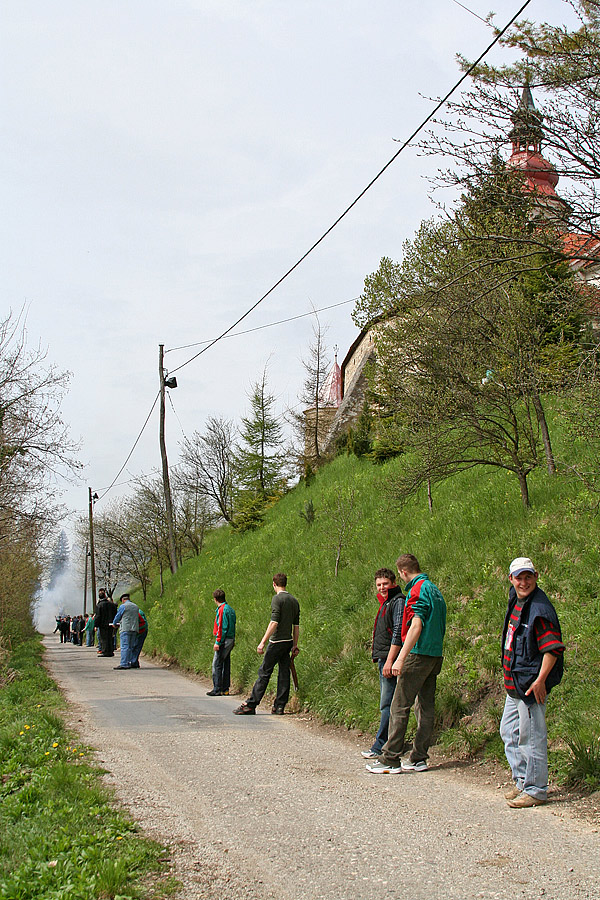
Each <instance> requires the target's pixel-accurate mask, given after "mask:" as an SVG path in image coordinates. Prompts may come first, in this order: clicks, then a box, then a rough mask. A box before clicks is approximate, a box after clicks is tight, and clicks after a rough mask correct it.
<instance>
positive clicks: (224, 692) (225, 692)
mask: <svg viewBox="0 0 600 900" xmlns="http://www.w3.org/2000/svg"><path fill="white" fill-rule="evenodd" d="M221 693H222V694H223V696H224V697H229V691H222V692H221Z"/></svg>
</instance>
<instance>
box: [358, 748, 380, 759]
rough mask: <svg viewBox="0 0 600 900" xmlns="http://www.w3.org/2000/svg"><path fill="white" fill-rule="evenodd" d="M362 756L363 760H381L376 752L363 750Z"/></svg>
mask: <svg viewBox="0 0 600 900" xmlns="http://www.w3.org/2000/svg"><path fill="white" fill-rule="evenodd" d="M360 755H361V756H362V758H363V759H379V753H375V751H374V750H361V751H360Z"/></svg>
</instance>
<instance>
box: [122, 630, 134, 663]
mask: <svg viewBox="0 0 600 900" xmlns="http://www.w3.org/2000/svg"><path fill="white" fill-rule="evenodd" d="M119 637H120V639H121V662H120V663H119V665H121V666H124V667H125V668H127V669H129V668H131V665H132V663H133V662H134V661H135V642H136V638H137V631H121V632H120V634H119Z"/></svg>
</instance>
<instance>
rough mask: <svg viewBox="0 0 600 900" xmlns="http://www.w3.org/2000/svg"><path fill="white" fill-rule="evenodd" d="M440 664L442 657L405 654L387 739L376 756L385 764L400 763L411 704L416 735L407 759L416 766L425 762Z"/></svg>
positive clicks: (431, 731)
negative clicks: (417, 763) (413, 710)
mask: <svg viewBox="0 0 600 900" xmlns="http://www.w3.org/2000/svg"><path fill="white" fill-rule="evenodd" d="M442 661H443V657H442V656H423V654H421V653H410V654H409V655H408V658H407V660H406V662H405V663H404V666H403V667H402V672H401V673H400V675H399V677H398V682H397V684H396V690H395V692H394V698H393V700H392V705H391V708H390V724H389V727H388V739H387V741H386V743H385V744H384V745H383V749H382V751H381V755H380V757H379V758H380V760H381V761H382V762H384V763H385V764H386V765H390V764H392V763H396V764H398V763H399V761H400V758H401V756H402V751H403V749H404V738H405V735H406V728H407V726H408V717H409V715H410V711H411V708H412V706H413V703H414V704H415V716H416V719H417V733H416V734H415V739H414V742H413V747H412V750H411V753H410V760H411V762H413V763H416V762H421V760H426V759H427V756H428V755H429V754H428V750H429V745H430V744H431V735H432V734H433V722H434V716H435V686H436V681H437V677H438V675H439V674H440V672H441V669H442Z"/></svg>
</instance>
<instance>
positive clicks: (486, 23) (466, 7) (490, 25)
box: [452, 0, 519, 28]
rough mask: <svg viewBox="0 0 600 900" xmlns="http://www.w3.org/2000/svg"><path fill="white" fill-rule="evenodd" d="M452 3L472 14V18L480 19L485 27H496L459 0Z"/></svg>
mask: <svg viewBox="0 0 600 900" xmlns="http://www.w3.org/2000/svg"><path fill="white" fill-rule="evenodd" d="M452 2H453V3H456V5H457V6H460V7H461V8H462V9H464V10H465V12H468V13H471V15H472V16H475V18H476V19H479V21H480V22H483V24H484V25H487V26H488V28H493V27H494V26H493V25H492V24H491V22H488V20H487V19H484V18H483V16H480V15H478V14H477V13H476V12H474V11H473V10H472V9H469V7H468V6H465V5H464V3H459V2H458V0H452ZM517 15H519V13H517ZM511 24H512V22H511Z"/></svg>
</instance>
